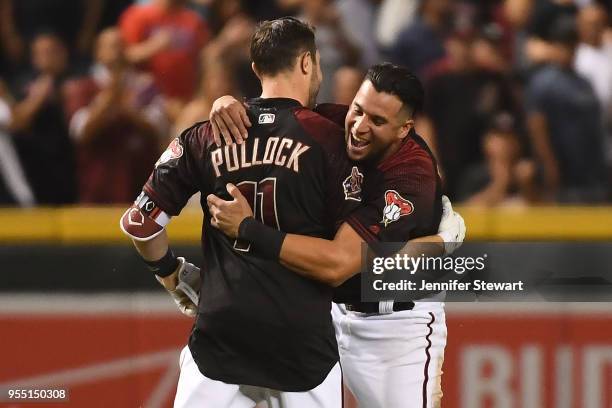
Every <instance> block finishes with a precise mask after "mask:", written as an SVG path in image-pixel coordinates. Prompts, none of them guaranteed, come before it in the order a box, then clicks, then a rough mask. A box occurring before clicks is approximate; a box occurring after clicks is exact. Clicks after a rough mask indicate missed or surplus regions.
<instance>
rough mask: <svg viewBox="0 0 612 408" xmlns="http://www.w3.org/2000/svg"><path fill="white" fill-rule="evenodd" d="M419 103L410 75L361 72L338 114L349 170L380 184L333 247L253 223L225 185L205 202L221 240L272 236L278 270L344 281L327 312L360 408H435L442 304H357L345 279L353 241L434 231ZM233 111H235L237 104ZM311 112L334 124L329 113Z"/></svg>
mask: <svg viewBox="0 0 612 408" xmlns="http://www.w3.org/2000/svg"><path fill="white" fill-rule="evenodd" d="M422 99H423V91H422V87H421V85H420V83H419V81H418V80H417V79H416V78H415V77H414V76H413V75H412V74H410V73H409V72H408V71H407V70H406V69H404V68H401V67H398V66H393V65H391V64H381V65H377V66H374V67H372V68H371V69H370V70H369V72H368V74H367V76H366V79H365V81H364V82H363V84H362V86H361V88H360V89H359V91H358V93H357V95H356V96H355V98H354V100H353V102H352V105H351V106H350V108H349V109H348V113H347V108H344V112H343V113H344V114H345V115H346V121H345V130H346V136H345V137H346V152H347V154H348V157H349V158H350V159H351V160H353V161H354V163H355V164H360V163H365V164H366V165H368V164H369V165H372V164H374V165H375V169H372V168H370V169H368V173H367V175H366V177H365V178H366V179H368V178H370V179H376V174H378V175H379V176H380V179H379V181H377V182H376V183H373V184H370V185H369V186H367V183H366V184H364V190H366V191H367V192H368V193H366V194H367V196H368V198H366V195H364V196H363V197H360V198H362V199H363V205H362V206H360V207H359V208H358V209H357V210H356V211H354V212H353V213H352V214H351V215H350V216H349V217H347V218H345V219H343V223H342V225H341V226H340V227H339V229H338V230H337V232H336V235H335V237H334V239H333V240H326V239H317V238H312V237H306V236H299V235H296V234H285V233H284V232H281V231H277V230H273V229H271V228H269V227H267V226H266V225H264V224H262V223H259V222H258V221H256V219H255V218H253V217H252V212H251V209H250V207H249V205H248V204H247V202H246V201H245V200H244V198H243V197H242V196H241V195H240V192H239V191H238V190H237V189H235V188H233V187H232V186H230V192H231V195H232V196H233V197H234V200H233V201H224V200H221V199H220V198H218V197H214V196H213V197H209V198H208V202H209V207H210V212H211V215H212V216H213V222H212V224H213V226H216V227H218V228H221V229H222V230H223V231H224V232H225V233H226V234H228V235H229V236H236V237H238V238H245V239H247V240H248V242H250V243H251V244H252V245H253V246H255V247H259V246H262V245H265V241H264V240H263V238H262V237H264V236H266V237H267V239H270V237H271V236H276V238H274V239H276V240H279V241H282V246H281V250H280V252H279V253H278V258H277V259H278V260H279V261H280V262H281V263H283V264H284V265H287V266H288V267H289V268H291V269H292V270H293V271H295V272H297V273H298V274H300V275H301V276H306V277H309V278H313V279H317V280H320V281H323V282H326V283H328V284H331V285H333V286H337V285H339V284H341V283H343V282H344V283H343V284H342V285H340V286H339V287H338V288H337V289H336V293H335V297H334V301H336V302H338V303H339V305H337V306H335V307H334V308H333V314H334V323H335V328H336V336H337V339H338V345H339V352H340V361H341V363H342V367H343V375H344V379H345V382H346V384H347V386H348V387H349V389H350V390H351V391H352V392H353V394H354V395H355V396H356V398H357V400H358V402H359V404H360V406H364V407H368V408H371V407H372V408H376V407H381V408H382V407H385V408H389V407H436V406H438V405H439V403H440V398H441V394H442V393H441V387H440V379H441V373H442V371H441V367H442V360H443V353H444V347H445V344H446V325H445V316H444V309H443V303H442V302H441V300H442V298H441V297H440V298H439V299H435V298H434V299H428V301H427V302H425V301H422V302H395V303H394V302H378V303H364V302H361V301H360V285H359V279H358V277H357V276H353V275H355V274H356V273H358V272H359V270H360V264H361V245H362V243H364V242H365V243H368V244H369V245H370V246H371V247H372V248H373V249H374V250H375V251H377V250H378V249H379V245H378V244H379V243H380V242H385V241H386V242H398V241H401V242H403V241H406V240H407V239H412V238H416V237H419V236H424V235H431V234H433V233H435V231H436V230H437V228H438V222H439V221H440V215H441V200H440V180H439V177H438V175H437V171H436V164H435V159H434V158H433V155H432V154H431V152H430V150H429V149H428V147H427V145H426V144H425V142H424V141H423V140H422V139H421V138H420V137H419V136H418V135H417V134H416V133H415V131H414V121H413V118H414V115H415V113H416V112H417V111H418V109H419V108H420V107H421V105H422ZM233 106H234V107H235V106H238V109H240V107H239V106H240V105H239V104H234V105H233ZM319 112H321V113H325V114H327V116H328V117H330V118H332V119H335V120H336V121H338V117H339V115H338V109H337V107H335V108H333V107H329V106H326V107H325V109H319ZM213 113H214V112H213ZM340 116H343V115H340ZM226 117H227V116H226ZM211 118H216V116H214V115H212V114H211ZM226 125H227V124H226ZM225 131H227V129H225ZM222 132H223V130H222ZM355 168H357V171H355V170H354V169H355ZM362 182H363V176H362V174H361V171H360V167H358V166H354V167H353V171H352V172H351V173H350V175H349V176H348V177H347V179H346V180H345V183H343V189H344V192H345V197H346V199H347V200H350V199H353V198H354V196H353V195H352V194H353V192H355V191H356V190H357V189H356V188H355V185H358V184H360V183H362ZM449 211H451V212H452V209H450V210H449ZM457 220H459V221H457ZM340 222H342V220H340ZM450 222H451V223H452V224H453V225H451V227H450V230H447V231H446V232H445V235H443V236H442V237H440V239H441V240H444V241H446V242H448V243H450V242H453V241H455V242H457V241H462V240H463V235H464V233H465V226H464V225H463V223H462V221H461V220H460V218H459V217H458V218H456V219H454V220H453V221H450ZM351 276H353V278H351ZM349 278H351V279H349ZM347 279H348V281H347ZM345 281H346V282H345ZM435 300H438V301H435Z"/></svg>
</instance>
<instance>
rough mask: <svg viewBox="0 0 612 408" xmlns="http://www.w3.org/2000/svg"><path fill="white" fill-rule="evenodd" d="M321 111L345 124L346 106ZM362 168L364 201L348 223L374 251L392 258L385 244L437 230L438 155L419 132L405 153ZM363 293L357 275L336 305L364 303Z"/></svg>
mask: <svg viewBox="0 0 612 408" xmlns="http://www.w3.org/2000/svg"><path fill="white" fill-rule="evenodd" d="M316 111H317V112H319V113H320V114H321V115H324V116H326V117H328V118H329V119H330V120H333V121H335V122H336V123H337V124H338V125H343V124H344V117H345V116H346V113H347V107H346V106H342V105H332V104H324V105H320V106H318V107H317V109H316ZM362 168H363V170H364V175H365V179H366V181H365V183H364V188H363V189H364V197H365V199H364V201H363V202H362V203H361V205H360V206H359V208H358V209H356V210H355V211H354V212H352V213H351V214H350V215H349V216H348V217H346V218H345V219H343V221H344V222H347V223H348V224H349V225H350V226H351V227H352V228H353V229H354V230H355V231H356V232H357V233H358V234H359V235H360V236H361V237H362V238H363V239H364V241H365V242H366V243H368V245H369V247H370V248H371V249H372V250H373V251H375V252H376V253H378V254H380V255H390V254H385V253H384V251H383V249H382V247H381V245H380V243H384V242H387V243H388V242H406V241H408V240H410V239H413V238H417V237H422V236H427V235H432V234H435V233H436V232H437V230H438V225H439V223H440V218H441V216H442V201H441V197H442V189H441V181H440V177H439V175H438V170H437V164H436V160H435V158H434V156H433V154H432V153H431V151H430V149H429V148H428V146H427V143H425V141H424V140H423V139H422V138H421V137H420V136H419V135H417V134H416V133H415V132H414V130H413V131H411V132H410V134H409V135H408V137H407V138H406V139H405V141H404V142H403V144H402V145H401V147H400V149H399V150H398V151H397V152H395V153H394V154H393V155H391V156H390V157H388V158H387V159H385V160H383V161H382V162H380V163H378V165H377V166H376V168H370V169H368V168H365V167H362ZM360 290H361V286H360V282H359V276H354V277H353V278H351V279H349V280H348V281H347V282H345V283H344V284H343V285H342V286H340V287H339V288H337V289H336V291H335V295H334V301H336V302H339V303H344V302H359V301H360V293H361V292H360Z"/></svg>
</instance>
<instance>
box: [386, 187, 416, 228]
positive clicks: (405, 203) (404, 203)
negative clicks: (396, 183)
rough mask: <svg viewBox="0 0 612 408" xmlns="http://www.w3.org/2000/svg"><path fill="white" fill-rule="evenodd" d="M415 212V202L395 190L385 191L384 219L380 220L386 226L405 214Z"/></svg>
mask: <svg viewBox="0 0 612 408" xmlns="http://www.w3.org/2000/svg"><path fill="white" fill-rule="evenodd" d="M413 212H414V204H412V203H411V202H410V201H409V200H406V199H405V198H404V197H402V196H401V195H399V193H398V192H397V191H395V190H387V191H386V192H385V208H384V210H383V219H382V221H381V222H380V223H381V224H384V225H385V227H386V226H387V225H389V224H390V223H392V222H395V221H397V220H399V219H400V217H403V216H405V215H410V214H412V213H413Z"/></svg>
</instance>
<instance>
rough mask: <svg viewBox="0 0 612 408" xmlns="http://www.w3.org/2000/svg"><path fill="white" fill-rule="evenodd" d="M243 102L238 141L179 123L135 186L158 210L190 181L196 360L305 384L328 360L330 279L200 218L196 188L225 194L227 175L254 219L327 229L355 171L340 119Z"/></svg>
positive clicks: (269, 383) (283, 386) (278, 104)
mask: <svg viewBox="0 0 612 408" xmlns="http://www.w3.org/2000/svg"><path fill="white" fill-rule="evenodd" d="M248 112H249V115H250V118H251V121H252V122H253V123H254V126H253V127H252V128H250V129H249V137H248V139H247V140H246V142H245V143H244V144H242V145H237V144H233V145H230V146H223V147H221V148H218V147H217V146H216V145H215V144H214V142H213V138H212V129H211V126H210V124H209V123H208V122H204V123H200V124H197V125H195V126H193V127H191V128H190V129H187V130H186V131H184V132H183V133H182V134H181V136H180V137H179V138H177V139H176V140H175V141H173V143H172V144H171V145H170V147H169V148H168V150H167V151H166V152H165V153H164V154H163V155H162V157H161V158H160V159H159V161H158V163H157V164H156V167H155V170H154V171H153V174H152V175H151V177H150V179H149V181H148V182H147V184H146V185H145V188H144V191H145V193H146V195H148V196H149V198H150V199H152V200H153V201H154V203H155V204H156V205H157V206H158V207H159V208H161V210H163V211H165V212H166V213H168V214H170V215H177V214H178V213H179V212H180V211H181V209H182V207H183V206H184V205H185V203H186V202H187V200H188V199H189V197H191V196H192V195H193V194H194V193H195V192H197V191H200V192H201V197H202V198H201V204H202V208H203V211H204V215H205V216H204V222H203V226H202V247H203V251H204V265H202V268H201V270H202V272H201V274H202V287H201V292H200V303H199V313H198V317H197V320H196V324H195V326H194V328H193V331H192V334H191V337H190V341H189V346H190V350H191V352H192V354H193V357H194V360H195V362H196V363H197V365H198V367H199V369H200V371H201V372H202V373H203V374H204V375H205V376H207V377H209V378H212V379H215V380H220V381H223V382H226V383H233V384H249V385H256V386H263V387H269V388H273V389H277V390H283V391H306V390H309V389H312V388H314V387H316V386H317V385H319V384H320V383H321V382H322V381H323V379H324V378H325V377H326V376H327V374H328V373H329V371H330V369H331V368H332V367H333V366H334V365H335V364H336V362H337V360H338V351H337V345H336V340H335V336H334V329H333V326H332V321H331V316H330V307H331V300H332V289H331V288H330V287H328V286H326V285H324V284H321V283H318V282H315V281H313V280H309V279H306V278H303V277H301V276H299V275H297V274H295V273H293V272H292V271H290V270H288V269H286V268H284V267H283V266H281V265H280V264H279V263H278V262H271V261H266V260H263V259H261V258H260V257H258V256H257V253H253V252H254V250H253V249H252V248H251V247H250V246H249V245H245V243H243V242H237V241H236V240H233V239H229V238H228V237H226V236H225V235H223V234H222V233H221V232H220V231H218V230H217V229H215V228H212V227H211V225H210V222H209V213H208V208H207V206H206V196H207V195H208V194H210V193H214V194H216V195H218V196H220V197H223V198H225V199H231V197H229V195H228V193H227V191H226V184H227V183H228V182H231V183H234V184H236V185H237V186H238V187H239V188H240V190H241V192H242V193H243V194H244V196H245V197H246V198H247V200H249V201H250V202H251V206H252V208H253V209H254V214H255V217H256V218H258V219H259V220H260V221H262V222H264V223H265V224H267V225H269V226H272V227H275V228H278V229H281V230H283V231H285V232H288V233H294V234H302V235H309V236H313V237H321V238H327V239H331V238H332V237H333V234H334V232H335V231H334V221H335V220H338V219H343V218H344V217H345V216H346V215H348V213H350V212H351V211H352V210H354V209H355V206H356V205H358V204H359V202H360V201H359V200H361V181H362V179H363V175H362V171H360V170H359V169H357V170H353V169H352V166H351V164H350V163H349V162H348V160H347V159H346V153H345V147H344V137H343V131H342V129H341V128H339V127H338V126H336V125H335V124H334V123H332V122H331V121H329V120H327V119H325V118H323V117H322V116H320V115H318V114H316V113H314V112H312V111H310V110H307V109H305V108H303V107H301V106H300V104H299V103H298V102H296V101H294V100H290V99H255V100H251V101H250V102H249V110H248ZM347 197H348V198H347Z"/></svg>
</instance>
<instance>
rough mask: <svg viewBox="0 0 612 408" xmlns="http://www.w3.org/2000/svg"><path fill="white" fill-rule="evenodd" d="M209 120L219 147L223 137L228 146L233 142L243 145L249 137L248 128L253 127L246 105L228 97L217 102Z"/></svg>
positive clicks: (213, 106) (223, 97)
mask: <svg viewBox="0 0 612 408" xmlns="http://www.w3.org/2000/svg"><path fill="white" fill-rule="evenodd" d="M209 118H210V124H211V125H212V129H213V138H214V140H215V144H216V145H217V146H219V147H220V146H221V138H222V137H223V140H224V141H225V144H228V145H231V144H232V143H233V140H235V141H236V143H238V144H241V143H242V142H243V141H244V140H246V139H247V137H249V134H248V131H247V128H248V127H251V126H252V125H251V121H250V120H249V115H247V113H246V108H245V106H244V104H242V102H240V101H238V100H237V99H236V98H234V97H233V96H229V95H226V96H222V97H220V98H219V99H217V100H215V102H213V105H212V108H211V110H210V115H209Z"/></svg>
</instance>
